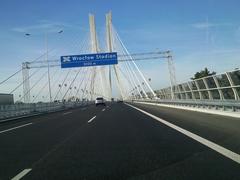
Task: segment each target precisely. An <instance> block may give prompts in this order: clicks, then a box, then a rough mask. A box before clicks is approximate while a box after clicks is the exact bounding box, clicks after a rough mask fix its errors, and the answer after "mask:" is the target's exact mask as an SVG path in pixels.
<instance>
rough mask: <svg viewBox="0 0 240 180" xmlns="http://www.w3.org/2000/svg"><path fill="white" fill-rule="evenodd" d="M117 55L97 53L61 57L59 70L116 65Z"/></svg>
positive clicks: (113, 53) (114, 53)
mask: <svg viewBox="0 0 240 180" xmlns="http://www.w3.org/2000/svg"><path fill="white" fill-rule="evenodd" d="M117 63H118V59H117V53H116V52H112V53H98V54H81V55H69V56H61V68H72V67H85V66H103V65H111V64H117Z"/></svg>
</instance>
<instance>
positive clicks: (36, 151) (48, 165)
mask: <svg viewBox="0 0 240 180" xmlns="http://www.w3.org/2000/svg"><path fill="white" fill-rule="evenodd" d="M135 106H137V107H140V108H142V109H144V110H147V111H148V112H151V113H152V114H155V115H157V116H159V117H161V118H165V119H166V120H167V121H169V122H170V121H171V122H172V123H175V124H178V125H179V126H181V127H184V128H186V129H188V130H191V131H194V133H198V134H199V135H203V136H204V137H205V138H210V140H214V141H215V142H216V143H218V142H219V143H221V142H222V141H221V139H222V138H224V137H225V136H226V132H228V131H229V132H228V133H227V135H229V134H230V135H233V136H230V137H231V138H230V137H229V138H230V139H232V140H231V141H230V142H228V143H229V144H231V143H232V145H231V147H232V146H233V148H232V150H236V151H237V152H238V149H237V148H236V147H238V146H239V141H238V142H235V140H238V137H235V136H234V135H236V136H237V135H238V132H235V131H236V129H237V128H238V127H240V126H239V121H238V120H236V119H230V120H231V121H230V123H233V125H228V124H226V125H225V127H226V128H227V130H226V129H224V128H223V125H222V126H220V125H219V123H220V122H221V119H219V120H218V121H217V120H216V119H218V118H219V117H210V121H213V122H212V123H210V124H208V123H207V124H204V123H206V122H204V121H203V120H201V119H204V118H209V117H208V116H206V115H205V114H201V113H200V114H198V113H197V114H196V113H193V114H192V112H185V111H175V110H170V109H159V107H158V108H155V107H154V106H145V105H139V104H138V105H136V104H135ZM64 113H65V114H64ZM64 113H63V112H61V113H56V115H54V114H49V115H46V116H43V117H44V118H43V117H35V118H32V119H31V118H30V119H29V120H27V121H25V122H21V123H23V124H26V123H31V122H33V124H32V125H29V126H26V127H23V128H19V129H16V130H13V131H9V132H6V133H2V134H0V142H1V148H0V154H1V155H2V154H4V157H3V158H2V157H1V159H0V164H1V165H0V166H1V167H0V179H9V178H12V177H14V176H16V175H17V174H18V173H20V175H23V176H24V178H23V179H239V177H240V166H239V164H237V163H236V162H234V161H232V160H230V159H228V158H226V157H224V156H222V155H220V154H219V153H217V152H215V151H213V150H211V149H209V148H208V147H206V146H204V145H202V144H201V143H198V142H196V141H195V140H193V139H191V138H189V137H187V136H185V135H183V134H181V133H179V132H177V131H176V130H174V129H172V128H169V127H167V126H166V125H164V124H162V123H160V122H158V121H156V120H154V119H152V118H151V117H149V116H147V115H145V114H143V113H141V112H139V111H137V110H136V109H133V108H132V107H129V106H127V105H125V104H122V103H119V104H116V103H115V104H112V105H111V106H110V107H97V108H96V107H93V106H92V107H89V108H87V109H85V110H81V109H75V110H70V111H67V112H64ZM223 120H224V119H223ZM227 122H229V121H227ZM21 123H20V124H17V125H21ZM215 123H217V124H215ZM220 124H221V123H220ZM223 124H224V123H223ZM8 126H9V127H10V128H12V124H10V125H8ZM208 126H210V127H208ZM219 126H220V127H219ZM219 128H220V129H219ZM231 131H233V132H232V134H231V133H230V132H231ZM222 133H223V135H221V134H222ZM234 133H236V134H234ZM205 134H207V135H205ZM2 143H3V146H2ZM228 143H226V144H221V145H227V144H228ZM2 147H4V148H2ZM28 169H30V170H28ZM21 172H22V173H21ZM25 173H26V174H25Z"/></svg>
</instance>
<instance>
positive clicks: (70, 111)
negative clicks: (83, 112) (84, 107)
mask: <svg viewBox="0 0 240 180" xmlns="http://www.w3.org/2000/svg"><path fill="white" fill-rule="evenodd" d="M71 113H72V111H70V112H65V113H63V115H67V114H71Z"/></svg>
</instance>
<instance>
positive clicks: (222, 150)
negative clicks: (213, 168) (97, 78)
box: [125, 103, 240, 164]
mask: <svg viewBox="0 0 240 180" xmlns="http://www.w3.org/2000/svg"><path fill="white" fill-rule="evenodd" d="M125 104H126V105H128V106H130V107H132V108H134V109H136V110H138V111H140V112H142V113H144V114H146V115H148V116H150V117H151V118H153V119H155V120H157V121H159V122H161V123H163V124H165V125H167V126H168V127H170V128H173V129H175V130H177V131H178V132H180V133H182V134H184V135H186V136H188V137H190V138H192V139H194V140H196V141H198V142H199V143H201V144H203V145H205V146H207V147H209V148H211V149H212V150H214V151H216V152H218V153H220V154H222V155H223V156H225V157H227V158H229V159H231V160H233V161H235V162H237V163H239V164H240V155H239V154H237V153H235V152H233V151H230V150H228V149H226V148H224V147H222V146H220V145H218V144H216V143H214V142H211V141H209V140H207V139H204V138H202V137H201V136H198V135H196V134H194V133H192V132H190V131H188V130H185V129H183V128H180V127H178V126H176V125H174V124H172V123H169V122H167V121H165V120H163V119H161V118H159V117H157V116H155V115H153V114H150V113H148V112H146V111H144V110H142V109H139V108H137V107H135V106H132V105H130V104H127V103H125Z"/></svg>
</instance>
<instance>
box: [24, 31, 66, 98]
mask: <svg viewBox="0 0 240 180" xmlns="http://www.w3.org/2000/svg"><path fill="white" fill-rule="evenodd" d="M57 33H58V34H61V33H63V30H60V31H57ZM31 35H32V34H30V33H25V36H31ZM45 49H46V56H45V58H46V62H47V68H48V91H49V101H50V102H52V90H51V78H50V66H49V60H48V31H46V32H45Z"/></svg>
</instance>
